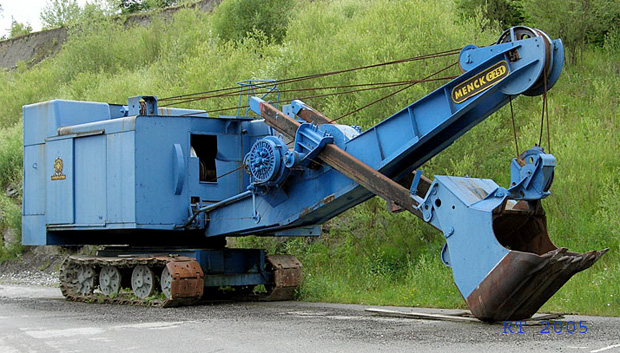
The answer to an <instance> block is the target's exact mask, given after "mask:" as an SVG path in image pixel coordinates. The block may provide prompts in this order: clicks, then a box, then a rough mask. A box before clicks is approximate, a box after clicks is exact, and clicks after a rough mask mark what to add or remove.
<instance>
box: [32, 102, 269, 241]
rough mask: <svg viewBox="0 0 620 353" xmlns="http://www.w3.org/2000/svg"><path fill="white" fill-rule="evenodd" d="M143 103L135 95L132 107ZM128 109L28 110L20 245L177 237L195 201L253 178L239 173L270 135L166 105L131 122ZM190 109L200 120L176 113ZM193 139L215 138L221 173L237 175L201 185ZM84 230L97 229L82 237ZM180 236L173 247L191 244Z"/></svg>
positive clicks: (49, 106)
mask: <svg viewBox="0 0 620 353" xmlns="http://www.w3.org/2000/svg"><path fill="white" fill-rule="evenodd" d="M144 98H145V97H138V98H134V99H133V100H134V104H139V101H140V99H142V100H144ZM136 102H138V103H136ZM146 102H147V103H149V100H148V97H147V99H146ZM149 104H151V103H149ZM151 105H152V106H153V107H156V102H152V104H151ZM130 106H131V104H130ZM147 107H148V104H147ZM132 109H133V108H132ZM123 110H124V108H123V107H122V106H118V105H108V104H103V103H90V102H72V101H61V100H56V101H51V102H46V103H38V104H33V105H29V106H25V107H24V136H25V137H24V154H25V158H24V163H25V164H24V185H25V190H24V197H23V200H24V206H23V220H22V225H23V242H24V244H26V245H46V244H52V243H53V244H64V245H70V244H75V245H79V244H105V243H106V242H108V241H110V240H108V239H114V241H115V242H117V243H118V242H119V239H123V240H122V242H127V243H133V242H142V243H144V242H151V241H152V242H154V243H157V242H160V241H163V240H165V239H167V238H171V236H170V235H166V234H164V233H161V234H160V233H157V234H154V235H153V237H152V238H150V239H149V238H145V237H144V236H142V235H140V236H138V235H136V234H132V233H125V235H124V236H123V237H120V236H115V237H112V236H111V235H110V234H108V233H106V232H101V231H121V230H123V231H125V232H126V231H127V230H136V231H138V230H148V229H152V230H158V231H162V230H170V231H172V230H174V229H175V226H177V225H180V224H183V223H185V221H186V220H187V217H188V215H190V214H191V210H190V207H189V205H190V204H191V203H192V200H194V199H195V200H198V202H199V204H200V205H202V206H204V205H208V204H212V203H216V202H219V201H221V200H223V199H227V198H230V197H233V196H235V195H237V194H239V193H241V192H243V191H244V190H245V189H246V187H247V185H248V183H249V178H248V176H247V175H246V174H245V173H244V172H243V170H238V168H239V166H241V165H242V161H243V157H244V155H245V154H246V153H247V148H248V146H251V144H252V143H254V142H255V141H256V140H258V139H260V138H263V137H265V136H267V135H270V134H271V133H272V132H271V129H269V128H268V127H266V126H264V125H263V124H259V123H258V122H254V121H252V120H251V119H249V118H244V117H238V118H236V119H230V118H226V119H205V118H204V117H206V115H205V114H204V113H201V112H200V111H196V110H188V109H176V110H175V109H170V108H168V109H159V110H158V114H159V115H149V116H144V115H138V116H128V117H125V115H126V114H125V113H124V112H123ZM125 110H126V111H127V114H129V113H128V112H129V109H125ZM188 113H189V114H195V115H198V116H193V115H192V116H185V117H181V116H180V115H184V114H188ZM192 135H194V136H196V135H201V136H202V135H208V136H215V137H216V142H215V145H214V146H211V147H213V148H215V149H217V152H216V153H213V163H214V166H215V171H216V172H217V174H218V175H223V174H227V173H228V172H230V171H233V172H232V173H229V174H227V175H225V176H222V177H221V178H218V179H217V181H216V182H204V181H201V180H200V175H199V172H198V171H199V170H200V166H199V164H200V160H199V158H198V156H196V155H195V154H192V148H193V147H192V146H191V140H192V139H191V137H192ZM86 230H92V231H95V230H97V231H99V232H90V233H84V234H83V235H81V236H77V232H78V231H79V232H82V231H86ZM181 234H182V232H180V233H179V235H176V237H179V238H178V239H177V240H176V241H177V242H184V240H183V239H187V237H186V236H183V235H181ZM172 238H174V237H172ZM193 238H195V237H193Z"/></svg>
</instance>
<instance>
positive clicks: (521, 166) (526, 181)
mask: <svg viewBox="0 0 620 353" xmlns="http://www.w3.org/2000/svg"><path fill="white" fill-rule="evenodd" d="M555 165H556V160H555V157H554V156H553V155H551V154H548V153H544V152H543V150H542V148H541V147H532V148H531V149H529V150H527V151H525V152H523V153H522V154H521V156H519V158H514V159H513V160H512V163H511V164H510V189H508V192H509V193H510V197H511V198H512V199H514V200H539V199H543V198H545V197H547V196H549V195H551V192H549V188H551V183H552V182H553V170H554V168H555Z"/></svg>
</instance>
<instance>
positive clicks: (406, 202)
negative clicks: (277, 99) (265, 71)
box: [260, 103, 422, 218]
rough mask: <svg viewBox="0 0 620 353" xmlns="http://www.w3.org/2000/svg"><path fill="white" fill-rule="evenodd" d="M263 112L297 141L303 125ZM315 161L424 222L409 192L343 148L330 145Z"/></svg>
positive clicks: (280, 114)
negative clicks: (326, 165) (297, 133)
mask: <svg viewBox="0 0 620 353" xmlns="http://www.w3.org/2000/svg"><path fill="white" fill-rule="evenodd" d="M260 111H261V116H262V117H263V118H264V119H265V123H266V124H267V125H269V126H271V127H273V128H274V129H276V130H277V131H278V132H280V133H282V134H285V135H288V136H289V137H290V138H294V137H295V133H296V132H297V128H298V127H299V125H300V123H298V122H297V121H295V120H294V119H292V118H290V117H288V116H287V115H286V114H284V113H283V112H281V111H279V110H277V109H276V108H274V107H273V106H271V105H269V104H267V103H261V104H260ZM316 159H317V160H319V161H321V162H324V163H326V164H328V165H330V166H331V167H333V168H334V169H336V170H338V171H339V172H341V173H342V174H344V175H346V176H347V177H348V178H350V179H352V180H353V181H355V182H356V183H358V184H360V185H361V186H363V187H364V188H366V189H367V190H368V191H370V192H372V193H374V194H376V195H379V196H380V197H382V198H383V199H385V200H390V201H392V202H394V203H395V204H397V205H398V206H400V207H402V208H404V209H406V210H407V211H409V212H411V213H413V214H414V215H416V216H418V217H420V218H422V213H421V212H420V211H419V210H418V209H416V208H415V207H414V205H415V201H414V200H413V199H412V198H411V196H410V194H409V190H408V189H406V188H404V187H403V186H401V185H399V184H398V183H397V182H395V181H394V180H392V179H390V178H388V177H386V176H385V175H383V174H381V173H380V172H379V171H377V170H376V169H374V168H371V167H370V166H368V165H367V164H365V163H363V162H362V161H360V160H359V159H357V158H355V157H354V156H352V155H351V154H349V153H347V152H346V151H344V150H342V149H341V148H340V147H338V146H336V145H334V144H328V145H326V146H325V147H324V148H323V150H322V151H321V152H320V153H319V155H318V156H317V157H316Z"/></svg>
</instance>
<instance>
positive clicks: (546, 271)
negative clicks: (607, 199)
mask: <svg viewBox="0 0 620 353" xmlns="http://www.w3.org/2000/svg"><path fill="white" fill-rule="evenodd" d="M493 231H494V233H495V237H496V238H497V240H498V241H499V243H500V244H501V245H502V246H504V247H506V248H508V249H511V251H510V252H509V253H508V255H506V256H505V257H504V258H503V259H502V260H501V261H500V262H499V263H498V264H497V266H495V268H494V269H493V270H492V271H491V272H490V273H489V274H488V275H487V277H486V278H485V279H484V280H483V281H482V282H481V283H480V285H479V286H478V287H477V288H476V289H475V290H474V291H473V292H472V293H471V294H470V295H469V296H468V297H467V298H466V299H465V301H466V302H467V305H468V306H469V308H470V310H471V312H472V313H473V314H474V315H475V316H476V317H477V318H479V319H481V320H485V321H500V320H521V319H527V318H529V317H531V316H532V315H533V314H534V313H536V311H537V310H538V309H539V308H540V307H541V306H542V305H543V304H544V303H545V302H546V301H547V300H549V298H551V297H552V296H553V294H555V292H557V291H558V290H559V289H560V288H561V287H562V285H564V283H566V281H568V280H569V279H570V278H571V277H572V276H573V275H574V274H576V273H578V272H580V271H583V270H585V269H587V268H589V267H590V266H592V265H593V264H594V263H595V262H596V261H597V260H598V259H599V258H600V257H601V256H603V255H604V254H605V253H606V252H607V250H608V249H604V250H601V251H590V252H586V253H575V252H569V251H568V250H567V249H566V248H558V247H556V246H555V245H554V244H553V242H552V241H551V239H550V238H549V234H548V231H547V221H546V217H545V212H544V210H543V208H542V206H541V202H540V200H539V201H536V202H526V201H520V202H518V203H517V204H516V205H514V206H513V207H511V208H509V209H506V208H504V209H503V210H501V211H500V212H498V214H496V215H495V216H494V219H493Z"/></svg>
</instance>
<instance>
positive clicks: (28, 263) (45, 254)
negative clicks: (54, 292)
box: [0, 249, 65, 287]
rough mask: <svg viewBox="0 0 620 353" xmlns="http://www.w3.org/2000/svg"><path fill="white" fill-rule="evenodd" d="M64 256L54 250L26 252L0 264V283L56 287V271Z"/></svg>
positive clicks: (57, 283)
mask: <svg viewBox="0 0 620 353" xmlns="http://www.w3.org/2000/svg"><path fill="white" fill-rule="evenodd" d="M64 256H65V255H61V254H59V253H58V251H56V250H54V249H46V251H41V250H33V251H26V252H24V254H23V255H22V256H21V257H20V258H18V259H15V260H9V261H6V262H3V263H0V283H5V284H19V285H30V286H46V287H58V285H59V282H58V269H59V268H60V263H61V262H62V259H63V258H64Z"/></svg>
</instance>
